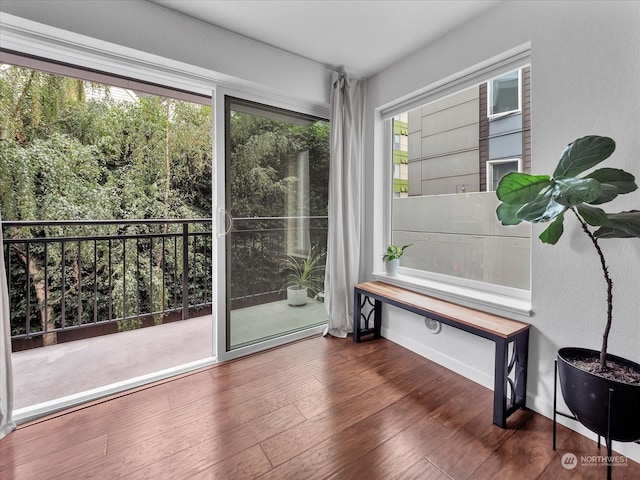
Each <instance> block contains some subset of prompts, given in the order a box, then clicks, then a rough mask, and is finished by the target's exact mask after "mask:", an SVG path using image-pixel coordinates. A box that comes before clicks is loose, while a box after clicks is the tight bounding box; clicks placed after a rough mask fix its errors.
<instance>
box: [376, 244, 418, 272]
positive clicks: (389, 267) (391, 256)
mask: <svg viewBox="0 0 640 480" xmlns="http://www.w3.org/2000/svg"><path fill="white" fill-rule="evenodd" d="M411 245H413V243H410V244H409V245H403V246H402V247H398V246H397V245H389V246H388V247H387V250H386V251H385V252H384V253H383V254H382V260H384V262H385V264H384V265H385V269H386V271H387V275H389V276H392V277H395V276H396V275H397V274H398V267H399V266H400V257H401V256H402V255H403V254H404V250H405V249H406V248H409V247H410V246H411Z"/></svg>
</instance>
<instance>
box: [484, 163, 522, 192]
mask: <svg viewBox="0 0 640 480" xmlns="http://www.w3.org/2000/svg"><path fill="white" fill-rule="evenodd" d="M520 171H522V161H521V160H520V159H519V158H509V159H505V160H489V161H488V162H487V191H495V190H496V188H498V184H499V183H500V180H502V177H504V176H505V175H506V174H507V173H510V172H520Z"/></svg>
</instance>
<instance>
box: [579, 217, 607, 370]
mask: <svg viewBox="0 0 640 480" xmlns="http://www.w3.org/2000/svg"><path fill="white" fill-rule="evenodd" d="M571 211H572V212H573V213H574V214H575V216H576V217H577V218H578V221H579V222H580V224H581V225H582V230H584V232H585V233H586V234H587V235H588V236H589V238H590V239H591V242H592V243H593V246H594V247H595V249H596V251H597V252H598V256H599V257H600V265H601V266H602V273H603V274H604V279H605V281H606V282H607V325H606V327H605V329H604V333H603V334H602V348H601V349H600V371H605V370H607V344H608V342H609V331H610V330H611V321H612V319H613V315H612V313H613V281H612V280H611V277H610V276H609V267H607V263H606V261H605V259H604V253H602V249H601V248H600V245H599V244H598V239H597V238H596V237H595V236H594V235H593V233H591V231H590V230H589V227H588V226H587V222H585V221H584V220H583V219H582V217H581V216H580V215H578V212H577V211H576V210H575V209H573V208H572V209H571Z"/></svg>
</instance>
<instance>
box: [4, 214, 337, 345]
mask: <svg viewBox="0 0 640 480" xmlns="http://www.w3.org/2000/svg"><path fill="white" fill-rule="evenodd" d="M327 226H328V219H327V217H326V216H304V217H260V218H236V219H234V224H233V228H232V230H231V232H230V234H229V236H228V245H229V252H230V256H229V257H228V262H229V264H228V265H227V267H228V268H227V272H228V277H227V282H229V284H228V286H229V290H228V291H229V299H230V301H231V305H230V306H231V309H235V308H242V307H246V306H250V305H258V304H262V303H268V302H271V301H274V300H277V299H278V298H282V297H283V292H282V291H281V287H282V285H283V281H284V276H285V274H284V273H283V272H282V268H281V267H282V261H283V259H284V257H285V255H286V254H293V255H300V257H304V256H305V254H306V252H307V250H308V248H309V247H310V246H313V245H316V246H319V247H325V246H326V240H327ZM2 228H3V229H4V230H3V231H4V237H5V240H4V252H3V254H4V258H5V266H6V270H7V276H8V287H9V297H10V309H11V335H12V340H13V341H14V348H16V345H15V342H16V341H20V340H22V339H31V340H32V339H41V340H42V343H41V344H43V345H46V344H49V343H56V342H57V341H69V340H74V339H76V338H79V337H74V336H70V337H69V339H67V340H65V338H67V337H64V336H65V335H71V333H70V332H73V331H77V330H80V329H82V330H83V331H84V334H85V335H86V336H93V335H99V334H102V333H100V332H98V333H90V332H89V331H88V329H89V328H90V327H94V328H95V327H97V326H107V325H108V326H109V328H110V329H111V330H109V331H107V332H103V333H112V332H115V331H122V330H130V329H134V328H139V327H140V326H148V325H154V324H158V323H164V322H166V321H173V320H180V319H186V318H189V316H192V315H193V314H196V313H199V312H200V313H201V312H204V313H208V312H207V309H208V308H211V306H212V297H213V295H212V288H213V287H212V284H213V260H212V236H211V235H212V234H211V219H176V220H173V219H172V220H167V219H158V220H104V221H90V220H89V221H4V222H2ZM62 332H64V334H63V335H61V333H62ZM35 346H37V345H35ZM23 348H30V346H25V347H23Z"/></svg>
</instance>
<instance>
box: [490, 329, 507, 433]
mask: <svg viewBox="0 0 640 480" xmlns="http://www.w3.org/2000/svg"><path fill="white" fill-rule="evenodd" d="M508 350H509V349H508V345H507V342H506V340H496V356H495V369H494V379H493V423H494V425H497V426H499V427H500V428H505V427H506V426H507V416H506V410H507V375H508V369H509V366H508V363H507V362H508V360H507V353H508Z"/></svg>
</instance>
